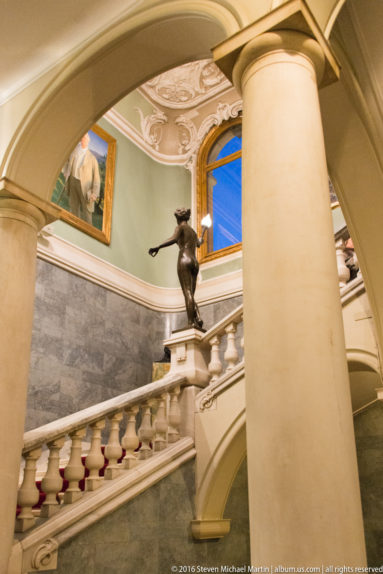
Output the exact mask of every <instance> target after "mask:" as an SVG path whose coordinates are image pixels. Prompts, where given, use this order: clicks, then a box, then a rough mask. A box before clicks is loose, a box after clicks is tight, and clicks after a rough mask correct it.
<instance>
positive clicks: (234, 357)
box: [223, 323, 239, 371]
mask: <svg viewBox="0 0 383 574" xmlns="http://www.w3.org/2000/svg"><path fill="white" fill-rule="evenodd" d="M225 332H226V334H227V347H226V351H225V354H224V356H223V358H224V359H225V361H226V362H227V363H228V367H227V369H226V370H227V371H231V370H233V369H234V367H235V365H236V364H237V363H238V358H239V357H238V351H237V347H236V345H235V334H236V332H237V325H236V323H230V325H228V326H227V327H226V329H225Z"/></svg>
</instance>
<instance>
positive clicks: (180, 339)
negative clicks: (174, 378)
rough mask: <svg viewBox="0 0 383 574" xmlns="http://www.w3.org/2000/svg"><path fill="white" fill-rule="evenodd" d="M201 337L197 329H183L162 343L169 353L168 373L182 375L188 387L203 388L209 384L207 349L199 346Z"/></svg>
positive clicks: (201, 334) (200, 332) (201, 332)
mask: <svg viewBox="0 0 383 574" xmlns="http://www.w3.org/2000/svg"><path fill="white" fill-rule="evenodd" d="M203 335H204V333H203V331H200V330H199V329H194V328H191V329H184V330H179V331H174V332H173V333H172V334H171V336H170V338H169V339H167V340H166V341H164V346H166V347H169V349H170V351H171V367H170V373H171V374H172V375H176V374H177V375H178V374H183V375H184V376H185V377H186V378H187V380H188V384H189V385H195V386H197V387H205V386H206V385H207V384H208V382H209V371H208V368H207V364H208V361H209V358H208V349H207V348H205V347H203V348H202V346H201V339H202V338H203Z"/></svg>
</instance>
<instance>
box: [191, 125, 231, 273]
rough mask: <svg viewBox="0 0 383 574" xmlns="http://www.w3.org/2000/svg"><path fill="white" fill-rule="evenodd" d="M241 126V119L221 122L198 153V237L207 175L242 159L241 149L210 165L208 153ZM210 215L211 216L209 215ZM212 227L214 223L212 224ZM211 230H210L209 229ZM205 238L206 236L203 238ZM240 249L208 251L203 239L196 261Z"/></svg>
mask: <svg viewBox="0 0 383 574" xmlns="http://www.w3.org/2000/svg"><path fill="white" fill-rule="evenodd" d="M240 124H242V117H241V116H239V117H237V118H234V119H231V120H228V121H226V122H223V123H222V124H220V125H219V126H216V127H214V128H213V129H212V130H210V132H209V133H208V134H207V136H206V137H205V139H204V141H203V142H202V145H201V147H200V149H199V152H198V158H197V232H198V237H201V233H202V225H201V220H202V218H203V217H204V216H205V215H206V214H207V213H208V196H207V174H208V173H209V172H210V171H212V170H213V169H216V168H218V167H220V166H222V165H226V164H228V163H230V162H231V161H234V160H235V159H238V158H241V157H242V149H241V150H239V151H236V152H234V153H232V154H230V155H228V156H226V157H224V158H222V159H219V160H216V161H214V162H211V163H209V164H208V163H207V159H208V156H209V153H210V151H211V149H212V147H213V146H214V144H215V143H216V141H217V140H218V139H219V138H220V137H221V136H222V134H224V133H225V132H226V131H228V130H229V129H231V128H232V127H234V126H237V125H240ZM211 215H212V214H211ZM213 225H214V223H213ZM211 229H212V228H211ZM205 238H206V236H205ZM241 249H242V242H240V243H235V244H233V245H229V246H227V247H223V248H222V249H218V250H217V251H208V242H207V240H206V239H205V241H204V243H203V244H202V245H201V247H200V249H199V254H198V259H199V262H200V263H205V262H208V261H214V260H215V259H219V258H220V257H223V256H225V255H229V254H232V253H236V252H237V251H240V250H241Z"/></svg>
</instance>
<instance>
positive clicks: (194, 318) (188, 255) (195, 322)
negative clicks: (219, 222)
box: [149, 207, 207, 329]
mask: <svg viewBox="0 0 383 574" xmlns="http://www.w3.org/2000/svg"><path fill="white" fill-rule="evenodd" d="M174 215H175V217H176V219H177V227H176V228H175V230H174V233H173V235H172V236H171V237H170V238H169V239H167V240H166V241H164V242H163V243H161V244H160V245H159V246H158V247H151V248H150V249H149V255H151V256H152V257H155V256H156V255H157V253H158V252H159V250H160V249H162V248H163V247H168V246H169V245H174V244H175V243H177V245H178V247H179V254H178V262H177V273H178V279H179V281H180V284H181V288H182V292H183V294H184V297H185V304H186V313H187V317H188V326H189V327H196V328H197V329H202V325H203V321H202V319H201V317H200V314H199V310H198V306H197V303H196V302H195V300H194V292H195V288H196V284H197V275H198V270H199V265H198V261H197V258H196V247H200V245H202V243H203V236H204V234H205V231H206V229H207V228H206V227H204V228H203V232H202V236H201V237H200V238H198V236H197V234H196V232H195V231H194V229H193V228H192V227H190V225H189V224H188V221H189V219H190V209H186V208H185V207H181V208H179V209H176V211H175V212H174Z"/></svg>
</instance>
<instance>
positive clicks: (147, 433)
mask: <svg viewBox="0 0 383 574" xmlns="http://www.w3.org/2000/svg"><path fill="white" fill-rule="evenodd" d="M185 383H186V380H185V378H184V377H182V376H180V375H177V376H173V375H168V376H166V377H164V378H163V379H162V380H161V381H156V382H155V383H150V384H149V385H145V386H144V387H141V388H138V389H135V390H133V391H130V392H128V393H125V394H124V395H120V396H119V397H116V398H113V399H110V400H108V401H105V402H103V403H100V404H98V405H95V406H93V407H89V408H87V409H84V410H82V411H80V412H78V413H75V414H73V415H69V416H67V417H64V418H62V419H59V420H57V421H54V422H52V423H49V424H47V425H44V426H42V427H40V428H38V429H35V430H32V431H29V432H27V433H26V434H25V435H24V448H23V457H24V460H25V467H24V477H23V481H22V484H21V486H20V489H19V494H18V500H17V503H18V507H19V509H20V511H19V514H18V516H17V518H16V528H15V530H16V532H25V531H26V530H29V529H30V528H32V527H33V526H34V525H35V522H36V519H37V517H40V518H49V517H50V516H52V515H53V514H55V513H56V512H57V511H59V510H60V508H61V507H63V506H64V505H68V504H72V503H73V502H75V501H76V500H78V499H80V498H81V497H82V496H83V489H81V486H80V484H81V482H82V481H84V482H85V490H86V491H94V490H96V489H98V488H99V487H100V486H101V485H102V483H103V481H104V480H113V479H114V478H116V477H117V476H119V475H120V474H121V473H122V472H124V471H126V470H129V469H131V468H134V467H135V466H136V465H137V464H138V461H140V460H146V459H148V458H150V457H151V456H152V455H153V453H154V452H156V451H161V450H163V449H165V448H166V447H167V445H168V444H169V443H174V442H176V441H177V440H178V439H179V438H180V424H181V411H180V406H179V398H180V394H181V392H182V388H183V386H184V385H185ZM139 415H140V416H139ZM123 424H124V428H125V432H124V434H123V436H122V438H121V441H120V432H121V433H122V432H123V430H124V429H123V428H122V425H123ZM104 429H105V431H106V432H105V431H104ZM103 432H105V434H106V437H107V440H106V446H105V448H104V452H103V450H102V439H103ZM86 436H90V448H89V449H88V452H86V453H84V452H83V446H84V440H85V438H86ZM67 437H69V439H70V456H69V461H68V462H67V464H66V466H65V469H64V478H65V480H66V481H67V482H68V486H67V488H66V489H65V492H64V493H63V483H64V480H63V477H62V475H61V472H60V450H61V449H62V447H63V445H64V443H65V441H66V440H67ZM45 448H46V449H48V452H49V455H48V462H47V468H46V472H45V474H44V477H43V479H42V482H41V490H42V491H43V492H44V493H45V495H46V496H45V500H44V502H43V503H42V506H41V510H40V509H34V507H35V506H36V505H37V504H38V502H39V497H40V492H39V490H38V488H37V486H36V470H37V462H38V460H39V458H40V456H41V453H42V450H43V449H45ZM123 455H124V456H123ZM84 458H85V466H84V464H83V461H84ZM105 459H107V460H105ZM105 464H106V465H107V466H106V468H105V472H104V473H102V472H101V469H103V468H104V466H105ZM86 469H87V470H88V473H87V474H88V476H87V477H86V478H85V475H86ZM62 493H63V494H62Z"/></svg>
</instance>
